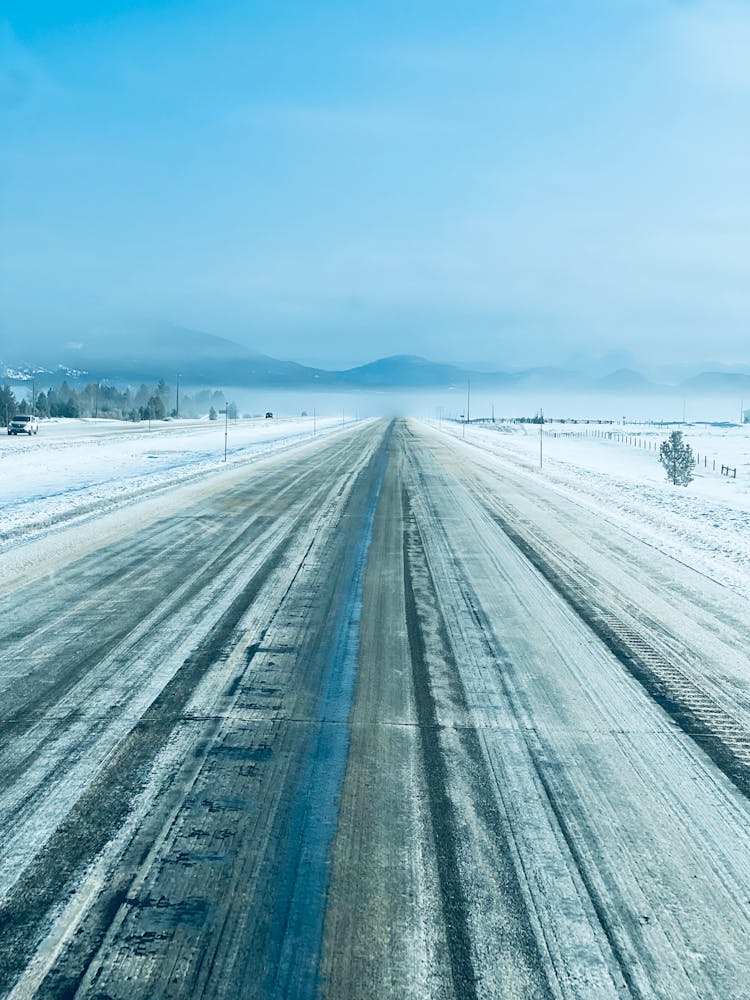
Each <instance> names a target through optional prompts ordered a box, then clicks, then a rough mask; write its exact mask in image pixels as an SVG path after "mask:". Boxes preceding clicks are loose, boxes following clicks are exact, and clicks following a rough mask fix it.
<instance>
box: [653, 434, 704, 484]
mask: <svg viewBox="0 0 750 1000" xmlns="http://www.w3.org/2000/svg"><path fill="white" fill-rule="evenodd" d="M659 461H660V462H661V464H662V465H663V466H664V469H665V471H666V473H667V479H668V480H669V481H670V483H673V484H674V485H675V486H687V485H688V483H691V482H692V481H693V469H694V468H695V458H694V457H693V449H692V448H691V447H690V445H689V444H685V442H684V441H683V440H682V431H672V433H671V434H670V435H669V437H668V438H667V440H666V441H662V443H661V447H660V448H659Z"/></svg>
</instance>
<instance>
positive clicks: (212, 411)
mask: <svg viewBox="0 0 750 1000" xmlns="http://www.w3.org/2000/svg"><path fill="white" fill-rule="evenodd" d="M217 416H218V415H217V413H216V410H215V409H214V408H213V406H212V407H211V409H210V410H209V411H208V419H209V420H216V418H217Z"/></svg>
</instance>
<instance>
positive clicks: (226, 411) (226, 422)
mask: <svg viewBox="0 0 750 1000" xmlns="http://www.w3.org/2000/svg"><path fill="white" fill-rule="evenodd" d="M228 433H229V403H228V402H227V401H226V400H224V461H225V462H226V460H227V434H228Z"/></svg>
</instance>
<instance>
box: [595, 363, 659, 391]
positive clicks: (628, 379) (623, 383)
mask: <svg viewBox="0 0 750 1000" xmlns="http://www.w3.org/2000/svg"><path fill="white" fill-rule="evenodd" d="M596 388H597V389H599V390H604V391H607V392H649V391H653V390H654V389H655V388H659V389H664V386H655V385H654V383H653V382H650V381H649V380H648V379H647V378H646V377H645V376H644V375H641V374H640V372H634V371H633V370H632V369H630V368H620V369H618V370H617V371H615V372H611V373H610V374H609V375H605V376H603V378H600V379H597V381H596Z"/></svg>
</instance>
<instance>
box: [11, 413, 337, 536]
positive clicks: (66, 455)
mask: <svg viewBox="0 0 750 1000" xmlns="http://www.w3.org/2000/svg"><path fill="white" fill-rule="evenodd" d="M341 426H342V421H341V418H340V417H338V418H319V419H318V420H317V425H316V431H317V435H318V436H321V437H322V436H325V435H330V434H331V433H335V432H336V431H337V430H340V429H341ZM312 436H313V421H312V418H297V419H284V420H265V419H253V420H240V421H238V422H237V423H234V422H230V423H229V425H228V428H227V462H226V464H225V463H224V422H223V421H222V420H217V421H208V420H180V421H171V422H159V423H157V422H153V423H152V425H151V430H149V429H148V425H147V424H144V423H139V424H128V423H123V422H122V421H119V420H70V419H58V420H47V421H43V422H42V423H41V424H40V429H39V434H38V435H37V436H36V437H21V436H17V437H13V436H9V435H7V434H5V433H2V434H0V546H1V545H2V544H3V543H7V542H8V541H10V540H13V539H17V538H19V537H23V536H28V535H31V534H36V533H38V532H39V531H40V530H44V529H46V528H49V527H52V526H55V525H56V524H58V523H61V522H63V521H64V522H70V521H71V520H75V519H80V518H83V517H86V516H90V515H95V514H98V513H102V512H104V511H106V510H108V509H111V508H113V507H115V506H118V505H119V504H121V503H123V502H125V501H128V500H132V499H135V498H137V497H141V496H145V495H150V494H153V493H154V492H156V491H158V490H161V489H164V488H165V487H168V486H173V485H177V484H179V483H184V482H187V481H188V480H190V479H193V478H195V477H198V476H203V475H206V474H209V473H212V472H213V473H218V472H221V471H222V470H224V469H226V468H227V467H229V468H236V467H237V466H238V465H240V464H243V463H246V462H250V461H254V460H257V459H258V458H262V457H264V456H266V455H269V454H272V453H273V452H277V451H279V450H281V449H284V448H289V447H292V446H294V445H295V444H300V443H301V442H303V441H309V440H311V439H312Z"/></svg>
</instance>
